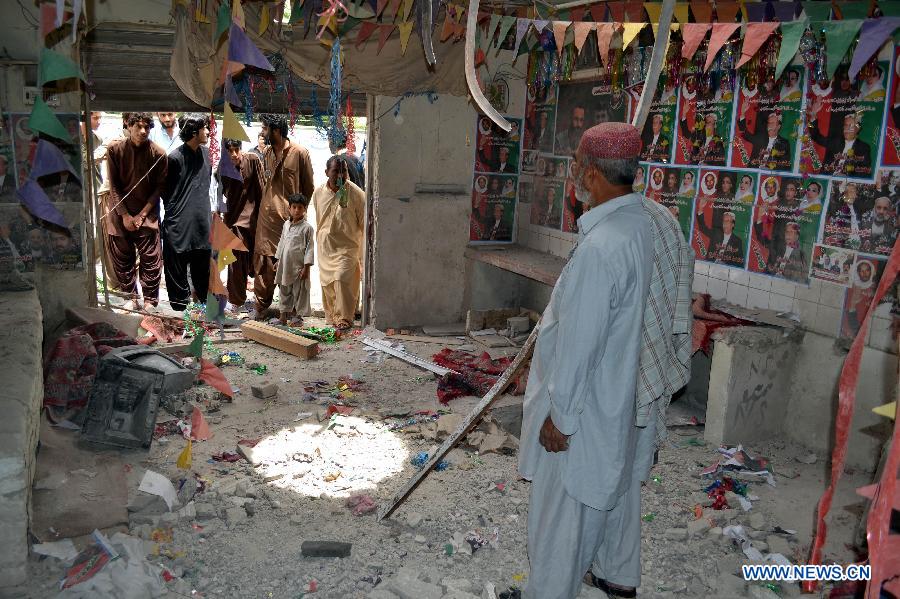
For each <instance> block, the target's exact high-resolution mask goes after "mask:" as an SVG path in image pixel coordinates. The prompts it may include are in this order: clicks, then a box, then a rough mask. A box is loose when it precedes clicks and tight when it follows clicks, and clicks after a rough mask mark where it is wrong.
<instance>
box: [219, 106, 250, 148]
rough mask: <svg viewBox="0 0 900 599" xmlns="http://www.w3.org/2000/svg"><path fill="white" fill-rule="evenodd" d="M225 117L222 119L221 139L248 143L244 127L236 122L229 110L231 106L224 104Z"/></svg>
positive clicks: (248, 139)
mask: <svg viewBox="0 0 900 599" xmlns="http://www.w3.org/2000/svg"><path fill="white" fill-rule="evenodd" d="M224 112H225V116H224V117H223V118H222V137H227V138H228V139H239V140H241V141H250V138H249V137H248V136H247V132H246V131H245V130H244V127H243V126H242V125H241V124H240V122H238V120H237V117H236V116H234V112H232V110H231V105H230V104H228V102H225V111H224Z"/></svg>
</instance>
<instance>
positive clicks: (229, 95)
mask: <svg viewBox="0 0 900 599" xmlns="http://www.w3.org/2000/svg"><path fill="white" fill-rule="evenodd" d="M225 101H226V102H228V103H229V104H231V105H233V106H239V107H241V108H243V106H244V103H243V102H242V101H241V97H240V96H239V95H238V94H237V92H236V91H235V90H234V81H233V80H232V79H231V75H226V76H225Z"/></svg>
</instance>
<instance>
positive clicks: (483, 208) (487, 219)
mask: <svg viewBox="0 0 900 599" xmlns="http://www.w3.org/2000/svg"><path fill="white" fill-rule="evenodd" d="M517 183H518V177H516V176H515V175H501V174H486V173H475V179H474V181H473V184H472V214H471V216H470V217H469V242H470V243H472V244H477V243H512V242H513V237H514V236H513V233H514V232H515V229H516V227H515V225H516V191H517Z"/></svg>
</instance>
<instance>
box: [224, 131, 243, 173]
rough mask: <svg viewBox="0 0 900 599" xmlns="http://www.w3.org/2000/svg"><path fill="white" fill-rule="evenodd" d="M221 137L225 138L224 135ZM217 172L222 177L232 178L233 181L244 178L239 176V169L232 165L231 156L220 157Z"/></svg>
mask: <svg viewBox="0 0 900 599" xmlns="http://www.w3.org/2000/svg"><path fill="white" fill-rule="evenodd" d="M222 138H223V139H226V138H225V136H224V135H223V136H222ZM219 174H220V175H222V176H223V177H228V178H229V179H234V180H235V181H243V180H244V178H243V177H242V176H241V171H239V170H237V167H235V166H234V163H233V162H232V161H231V158H222V160H220V161H219Z"/></svg>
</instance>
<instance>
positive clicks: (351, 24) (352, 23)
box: [338, 17, 362, 51]
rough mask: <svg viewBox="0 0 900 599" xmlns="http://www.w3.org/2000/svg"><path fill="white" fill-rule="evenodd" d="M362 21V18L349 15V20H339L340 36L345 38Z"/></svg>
mask: <svg viewBox="0 0 900 599" xmlns="http://www.w3.org/2000/svg"><path fill="white" fill-rule="evenodd" d="M361 22H362V19H355V18H353V17H347V20H346V21H344V22H343V23H341V22H338V37H340V38H342V39H343V38H344V37H346V36H347V34H348V33H350V32H351V31H353V30H354V29H356V26H357V25H359V24H360V23H361ZM342 51H343V50H342Z"/></svg>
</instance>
